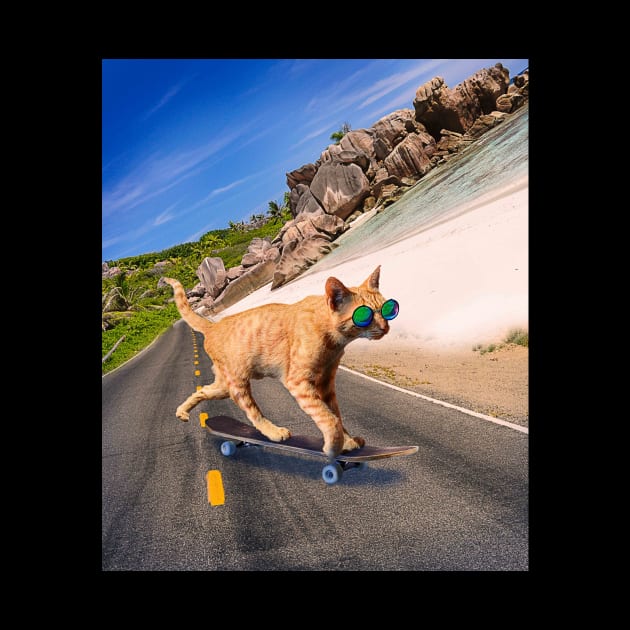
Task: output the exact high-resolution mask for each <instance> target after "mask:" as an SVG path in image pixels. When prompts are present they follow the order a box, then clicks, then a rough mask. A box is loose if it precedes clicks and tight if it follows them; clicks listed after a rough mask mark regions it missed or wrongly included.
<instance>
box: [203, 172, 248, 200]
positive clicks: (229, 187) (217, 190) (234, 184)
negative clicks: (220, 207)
mask: <svg viewBox="0 0 630 630" xmlns="http://www.w3.org/2000/svg"><path fill="white" fill-rule="evenodd" d="M252 177H253V175H248V176H247V177H243V178H241V179H237V180H236V181H235V182H232V183H231V184H228V185H227V186H221V187H220V188H215V189H214V190H213V191H212V192H211V193H210V194H209V195H208V197H207V199H211V198H212V197H216V196H217V195H220V194H221V193H224V192H227V191H228V190H232V188H236V187H237V186H240V185H241V184H244V183H245V182H246V181H247V180H248V179H251V178H252Z"/></svg>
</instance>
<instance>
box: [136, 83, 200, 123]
mask: <svg viewBox="0 0 630 630" xmlns="http://www.w3.org/2000/svg"><path fill="white" fill-rule="evenodd" d="M194 76H196V75H193V76H192V77H188V78H186V79H183V80H182V81H180V82H179V83H176V84H175V85H173V86H172V87H171V88H169V89H168V90H167V92H166V94H164V96H162V98H161V99H160V100H159V101H158V102H157V103H156V104H155V105H154V106H153V107H151V109H149V110H147V111H146V112H145V113H144V115H143V116H142V120H147V119H148V118H150V117H151V116H153V114H155V112H157V111H158V110H160V109H162V107H164V106H165V105H166V104H167V103H168V102H169V101H170V100H171V99H172V98H173V97H174V96H175V95H176V94H177V93H178V92H179V91H180V90H181V89H182V88H183V87H184V86H185V85H186V83H188V82H189V81H190V80H191V79H193V78H194Z"/></svg>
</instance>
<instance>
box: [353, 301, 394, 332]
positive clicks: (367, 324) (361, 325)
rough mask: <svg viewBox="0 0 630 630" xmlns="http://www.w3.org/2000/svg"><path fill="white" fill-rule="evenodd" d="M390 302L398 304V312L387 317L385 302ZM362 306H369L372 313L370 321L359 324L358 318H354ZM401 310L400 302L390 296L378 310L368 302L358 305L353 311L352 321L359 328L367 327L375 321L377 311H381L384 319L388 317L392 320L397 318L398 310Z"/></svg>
mask: <svg viewBox="0 0 630 630" xmlns="http://www.w3.org/2000/svg"><path fill="white" fill-rule="evenodd" d="M388 302H394V303H395V304H396V309H395V310H396V313H395V314H394V315H393V316H392V317H385V316H384V315H383V313H382V310H383V306H385V304H387V303H388ZM360 308H368V309H370V312H371V313H372V315H371V317H370V319H369V321H368V322H367V323H365V324H357V322H356V320H355V319H354V315H355V313H356V312H357V311H358V310H359V309H360ZM399 311H400V304H398V302H397V300H394V298H390V299H389V300H385V302H383V304H382V306H381V308H379V309H378V310H376V311H375V310H374V309H373V308H372V307H371V306H367V304H361V306H357V307H356V308H355V309H354V311H352V323H353V324H354V325H355V326H356V327H357V328H367V327H368V326H369V325H370V324H371V323H372V322H373V321H374V315H375V314H376V313H381V315H382V317H383V319H386V320H387V321H391V320H392V319H395V318H396V317H398V312H399Z"/></svg>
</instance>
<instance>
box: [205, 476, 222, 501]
mask: <svg viewBox="0 0 630 630" xmlns="http://www.w3.org/2000/svg"><path fill="white" fill-rule="evenodd" d="M206 481H207V482H208V503H210V505H223V504H224V503H225V491H224V490H223V479H221V472H220V471H218V470H209V471H208V472H207V473H206Z"/></svg>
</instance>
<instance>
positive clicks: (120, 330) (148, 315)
mask: <svg viewBox="0 0 630 630" xmlns="http://www.w3.org/2000/svg"><path fill="white" fill-rule="evenodd" d="M179 317H180V316H179V312H178V310H177V307H176V306H175V304H169V305H168V306H166V307H165V308H161V309H159V310H155V309H150V310H146V311H136V312H132V313H131V314H130V315H129V316H128V317H125V318H124V319H121V320H120V321H119V322H118V324H117V325H116V327H115V328H112V329H110V330H106V331H104V332H102V333H101V345H102V354H101V356H102V357H104V356H105V355H106V354H107V353H108V352H109V351H110V350H111V349H112V348H113V347H114V344H115V343H116V342H117V341H118V340H119V339H120V338H121V337H122V336H123V335H125V340H124V341H123V342H122V343H121V344H120V345H119V346H118V347H117V348H116V350H114V353H113V354H112V355H111V356H110V357H109V358H108V359H107V361H105V363H103V373H106V372H110V371H111V370H113V369H114V368H117V367H118V366H119V365H122V364H123V363H124V362H125V361H128V360H129V359H131V358H132V357H133V356H135V355H136V354H138V352H140V350H142V349H143V348H145V347H146V346H148V345H149V344H150V343H151V342H152V341H153V340H154V339H155V338H156V337H158V336H159V335H161V334H162V333H163V332H164V331H165V330H166V329H167V328H169V327H170V326H171V325H172V324H173V323H174V322H176V321H177V320H178V319H179Z"/></svg>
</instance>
